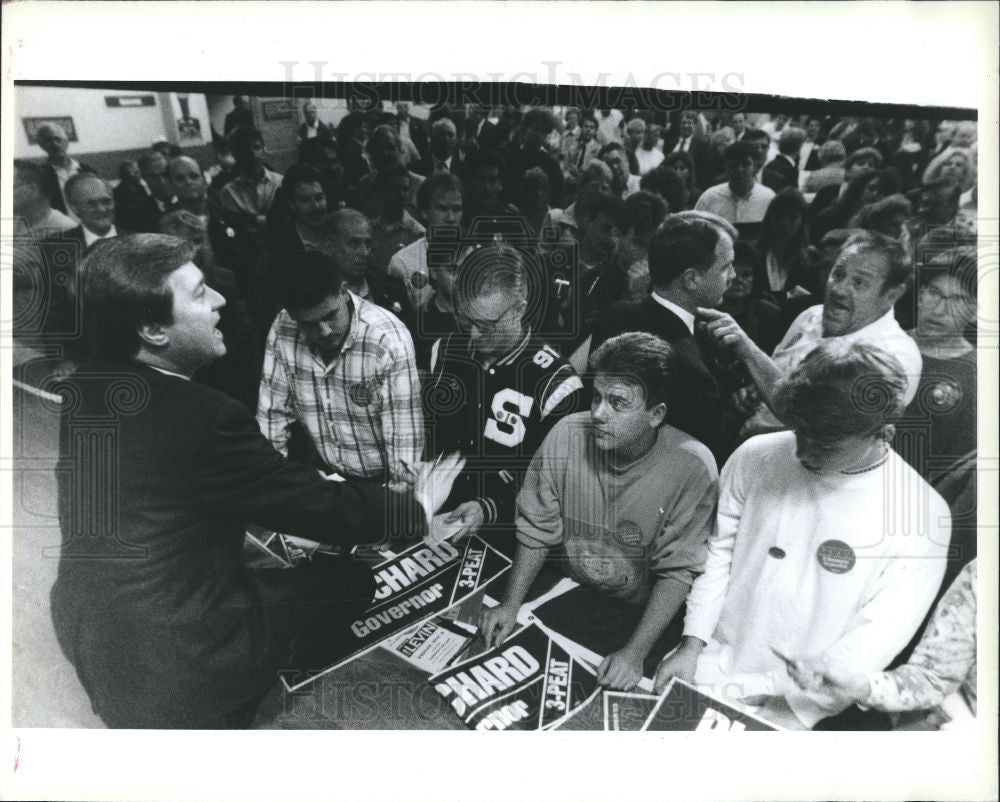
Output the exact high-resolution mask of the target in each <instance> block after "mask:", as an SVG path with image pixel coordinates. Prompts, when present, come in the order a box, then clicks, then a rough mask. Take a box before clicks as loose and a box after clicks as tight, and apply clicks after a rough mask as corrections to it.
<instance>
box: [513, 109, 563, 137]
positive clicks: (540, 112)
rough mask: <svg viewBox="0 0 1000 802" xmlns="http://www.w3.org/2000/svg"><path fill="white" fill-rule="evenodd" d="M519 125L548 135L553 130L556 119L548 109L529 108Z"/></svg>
mask: <svg viewBox="0 0 1000 802" xmlns="http://www.w3.org/2000/svg"><path fill="white" fill-rule="evenodd" d="M521 127H522V128H524V129H525V130H527V129H528V128H535V129H537V130H538V131H539V132H540V133H541V134H542V135H543V136H548V135H549V134H550V133H552V131H554V130H555V127H556V120H555V117H554V116H553V114H552V112H551V111H549V110H548V109H531V110H530V111H528V113H527V114H525V115H524V119H523V120H522V121H521Z"/></svg>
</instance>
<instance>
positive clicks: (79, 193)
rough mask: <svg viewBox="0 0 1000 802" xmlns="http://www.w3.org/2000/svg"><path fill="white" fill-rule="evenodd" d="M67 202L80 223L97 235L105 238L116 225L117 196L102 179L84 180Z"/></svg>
mask: <svg viewBox="0 0 1000 802" xmlns="http://www.w3.org/2000/svg"><path fill="white" fill-rule="evenodd" d="M67 200H68V201H69V204H70V206H72V207H73V211H75V212H76V215H77V217H79V218H80V222H81V223H83V224H84V225H85V226H86V227H87V229H88V230H90V231H93V232H94V233H95V234H98V235H100V236H104V235H105V234H107V233H108V231H110V230H111V226H113V225H114V224H115V196H114V195H113V194H112V193H111V189H110V188H109V187H108V185H107V184H105V183H104V182H103V181H102V180H101V179H100V178H87V179H84V180H83V181H81V182H80V183H79V184H77V185H76V187H75V189H74V191H73V196H72V198H67Z"/></svg>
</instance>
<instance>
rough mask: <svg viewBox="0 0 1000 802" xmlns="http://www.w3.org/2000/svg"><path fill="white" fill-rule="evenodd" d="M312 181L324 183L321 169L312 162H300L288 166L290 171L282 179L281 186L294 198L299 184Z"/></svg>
mask: <svg viewBox="0 0 1000 802" xmlns="http://www.w3.org/2000/svg"><path fill="white" fill-rule="evenodd" d="M312 183H316V184H320V185H322V183H323V177H322V176H321V175H320V172H319V170H317V169H316V168H315V167H313V166H312V165H311V164H303V163H301V162H299V163H297V164H293V165H292V166H291V167H289V168H288V171H287V172H286V173H285V177H284V178H283V179H282V180H281V187H282V189H283V190H284V191H285V192H287V193H288V195H289V197H290V198H294V197H295V189H296V187H298V185H299V184H312Z"/></svg>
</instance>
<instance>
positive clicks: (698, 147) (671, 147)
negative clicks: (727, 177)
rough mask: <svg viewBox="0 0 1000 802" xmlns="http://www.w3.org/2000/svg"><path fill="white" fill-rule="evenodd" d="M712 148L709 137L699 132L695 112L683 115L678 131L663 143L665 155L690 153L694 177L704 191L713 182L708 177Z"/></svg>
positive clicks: (709, 176)
mask: <svg viewBox="0 0 1000 802" xmlns="http://www.w3.org/2000/svg"><path fill="white" fill-rule="evenodd" d="M710 150H711V148H710V145H709V141H708V137H706V136H705V135H704V134H702V133H699V131H698V114H697V112H694V111H685V112H682V113H681V117H680V122H679V123H678V125H677V128H676V130H672V131H671V132H670V133H669V134H668V135H667V137H666V141H664V143H663V154H664V155H668V154H670V153H675V152H676V153H680V152H683V153H688V154H690V156H691V161H692V162H694V176H695V181H696V184H697V186H698V187H700V188H702V189H704V188H705V187H707V186H708V185H709V184H710V183H711V181H712V176H711V175H708V173H709V169H708V157H709V152H710Z"/></svg>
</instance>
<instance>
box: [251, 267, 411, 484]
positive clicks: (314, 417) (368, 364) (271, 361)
mask: <svg viewBox="0 0 1000 802" xmlns="http://www.w3.org/2000/svg"><path fill="white" fill-rule="evenodd" d="M288 272H289V276H288V281H287V283H286V285H285V287H284V290H283V293H282V296H283V303H284V307H285V308H284V310H283V311H282V312H280V313H279V314H278V317H277V319H276V320H275V321H274V324H273V325H272V326H271V333H270V334H269V335H268V338H267V350H266V352H265V354H264V371H263V374H262V376H261V381H260V393H259V400H258V408H257V420H258V423H259V424H260V430H261V431H262V432H263V433H264V434H265V435H266V436H267V438H268V439H269V440H270V441H271V444H272V445H273V446H274V447H275V448H276V449H277V450H278V451H280V452H282V453H283V454H287V453H288V444H289V437H290V430H291V427H292V424H293V423H295V422H298V423H299V424H301V426H302V427H303V428H304V429H305V430H306V432H307V433H308V434H309V439H310V441H311V442H312V445H313V446H314V447H315V449H316V451H317V453H318V454H319V457H320V459H321V461H322V464H323V467H324V469H325V470H326V471H328V472H329V471H334V472H336V473H338V474H340V475H341V476H345V477H348V476H349V477H358V478H374V479H378V480H379V481H381V480H383V479H384V478H385V477H387V476H388V477H391V478H392V479H393V480H396V481H406V480H410V479H411V478H412V476H411V472H410V469H409V467H408V466H412V465H415V464H416V463H417V461H418V460H419V458H420V455H421V452H422V450H423V446H424V431H423V414H422V411H421V407H420V381H419V379H418V378H417V371H416V365H415V364H414V357H413V342H412V340H411V339H410V335H409V332H407V330H406V327H405V326H404V325H403V324H402V323H400V322H399V320H398V319H397V318H396V317H395V316H394V315H392V314H390V313H389V312H387V311H385V310H384V309H382V308H380V307H378V306H376V305H375V304H373V303H370V302H369V301H366V300H364V299H362V298H360V297H359V296H357V295H356V294H354V293H353V292H351V291H350V289H349V279H348V271H347V270H346V268H345V266H344V265H343V264H341V263H340V262H339V261H338V260H336V259H333V258H331V257H330V256H327V255H325V254H323V253H320V252H317V251H311V250H310V251H304V252H302V253H301V254H299V255H298V257H292V261H291V262H290V264H289V271H288Z"/></svg>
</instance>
